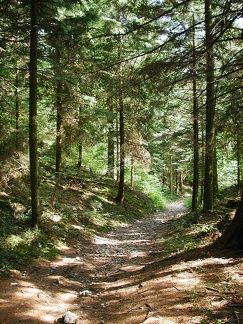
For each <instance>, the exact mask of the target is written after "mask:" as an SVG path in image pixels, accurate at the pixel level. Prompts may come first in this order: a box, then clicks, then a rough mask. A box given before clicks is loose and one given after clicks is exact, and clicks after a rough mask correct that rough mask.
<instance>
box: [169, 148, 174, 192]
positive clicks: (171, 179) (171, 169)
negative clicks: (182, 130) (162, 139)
mask: <svg viewBox="0 0 243 324" xmlns="http://www.w3.org/2000/svg"><path fill="white" fill-rule="evenodd" d="M173 191H174V190H173V152H172V151H171V152H170V193H171V195H172V194H173Z"/></svg>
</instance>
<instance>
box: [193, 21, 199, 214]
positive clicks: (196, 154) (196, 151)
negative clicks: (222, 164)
mask: <svg viewBox="0 0 243 324" xmlns="http://www.w3.org/2000/svg"><path fill="white" fill-rule="evenodd" d="M194 24H195V21H194V19H193V25H194ZM195 49H196V45H195V30H193V81H192V82H193V85H192V87H193V188H192V211H193V212H194V211H196V210H197V208H198V186H199V148H198V146H199V145H198V99H197V75H196V53H195Z"/></svg>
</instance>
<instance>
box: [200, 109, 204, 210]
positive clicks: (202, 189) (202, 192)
mask: <svg viewBox="0 0 243 324" xmlns="http://www.w3.org/2000/svg"><path fill="white" fill-rule="evenodd" d="M200 124H201V136H202V142H201V147H202V154H201V164H200V173H201V181H200V190H201V193H200V203H201V204H202V202H203V196H204V172H205V135H204V128H205V126H204V117H203V115H202V118H201V123H200Z"/></svg>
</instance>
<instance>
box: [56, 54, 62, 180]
mask: <svg viewBox="0 0 243 324" xmlns="http://www.w3.org/2000/svg"><path fill="white" fill-rule="evenodd" d="M56 52H57V62H58V65H60V64H61V58H60V52H59V51H58V50H57V51H56ZM57 70H58V71H59V69H57ZM57 78H58V79H57V87H56V112H57V116H56V176H57V178H60V177H61V171H62V80H61V79H60V75H58V76H57Z"/></svg>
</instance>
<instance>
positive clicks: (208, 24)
mask: <svg viewBox="0 0 243 324" xmlns="http://www.w3.org/2000/svg"><path fill="white" fill-rule="evenodd" d="M211 7H212V0H205V28H206V67H207V68H206V86H207V89H206V147H205V178H204V197H203V209H204V211H206V212H207V211H210V210H213V203H214V163H215V161H214V157H215V122H214V116H215V93H214V92H215V90H214V57H213V35H212V31H213V30H212V8H211Z"/></svg>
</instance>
